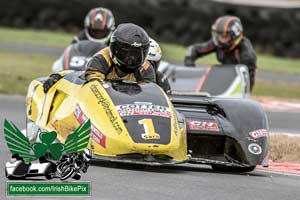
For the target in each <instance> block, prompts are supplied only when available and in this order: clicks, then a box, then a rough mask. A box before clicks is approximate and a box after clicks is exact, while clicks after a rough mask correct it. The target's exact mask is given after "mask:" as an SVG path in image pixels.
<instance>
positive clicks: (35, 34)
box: [0, 28, 300, 75]
mask: <svg viewBox="0 0 300 200" xmlns="http://www.w3.org/2000/svg"><path fill="white" fill-rule="evenodd" d="M72 37H73V35H72V34H70V33H63V32H50V31H40V30H27V29H12V28H0V42H15V43H20V44H35V45H45V46H49V47H61V48H64V47H66V46H67V45H68V44H70V41H71V40H72ZM161 46H162V49H163V59H164V60H167V61H171V62H176V63H182V62H183V58H184V55H185V48H184V47H183V46H179V45H174V44H161ZM257 57H258V64H257V65H258V69H259V70H265V71H274V72H283V73H292V74H299V75H300V59H291V58H279V57H275V56H272V55H266V54H258V55H257ZM197 63H198V64H216V63H218V62H217V60H216V57H215V55H214V54H211V55H209V56H205V57H203V58H201V59H198V61H197Z"/></svg>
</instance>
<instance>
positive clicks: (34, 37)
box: [0, 28, 72, 48]
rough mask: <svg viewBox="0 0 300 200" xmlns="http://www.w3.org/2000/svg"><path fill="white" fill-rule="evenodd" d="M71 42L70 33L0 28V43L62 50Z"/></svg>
mask: <svg viewBox="0 0 300 200" xmlns="http://www.w3.org/2000/svg"><path fill="white" fill-rule="evenodd" d="M71 40H72V34H70V33H63V32H50V31H44V30H28V29H14V28H0V42H14V43H17V44H34V45H44V46H49V47H61V48H64V47H66V46H67V45H68V44H70V42H71Z"/></svg>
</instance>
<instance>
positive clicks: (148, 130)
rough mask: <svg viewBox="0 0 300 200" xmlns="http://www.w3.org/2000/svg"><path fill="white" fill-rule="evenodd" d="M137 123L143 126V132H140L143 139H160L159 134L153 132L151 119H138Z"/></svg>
mask: <svg viewBox="0 0 300 200" xmlns="http://www.w3.org/2000/svg"><path fill="white" fill-rule="evenodd" d="M139 124H142V125H143V126H144V130H145V133H143V134H142V138H143V139H145V140H151V139H152V140H153V139H156V140H157V139H160V135H159V134H158V133H155V130H154V125H153V121H152V119H142V120H139Z"/></svg>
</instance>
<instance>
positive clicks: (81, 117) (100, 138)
mask: <svg viewBox="0 0 300 200" xmlns="http://www.w3.org/2000/svg"><path fill="white" fill-rule="evenodd" d="M74 116H75V117H76V119H77V121H78V123H79V124H83V123H84V122H86V121H87V120H88V118H87V116H86V115H85V114H84V113H83V111H82V110H81V108H80V106H79V105H78V104H77V105H76V107H75V110H74ZM91 138H92V139H93V140H94V141H95V142H96V143H98V144H99V145H100V146H102V147H103V148H106V136H105V135H104V134H103V133H102V132H101V131H100V130H98V129H97V128H96V127H95V125H94V124H91Z"/></svg>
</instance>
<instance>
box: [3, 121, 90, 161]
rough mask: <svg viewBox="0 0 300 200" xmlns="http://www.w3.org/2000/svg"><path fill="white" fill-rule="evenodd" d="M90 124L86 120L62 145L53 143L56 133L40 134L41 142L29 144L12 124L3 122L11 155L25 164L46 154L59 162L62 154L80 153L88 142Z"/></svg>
mask: <svg viewBox="0 0 300 200" xmlns="http://www.w3.org/2000/svg"><path fill="white" fill-rule="evenodd" d="M90 133H91V122H90V120H87V121H86V122H85V123H83V124H81V125H80V126H79V127H78V128H77V129H76V130H75V131H74V132H73V133H72V134H70V135H69V136H68V138H67V139H66V141H65V143H64V144H61V143H59V142H55V139H56V137H57V133H56V132H55V131H51V132H41V133H40V134H39V139H40V141H41V142H35V143H33V144H31V143H30V142H29V140H28V138H27V137H26V136H25V135H23V133H22V132H21V131H20V130H19V129H18V128H17V127H16V126H15V125H14V124H13V123H10V122H8V121H7V120H5V121H4V137H5V140H6V143H7V146H8V148H9V150H10V152H11V153H12V154H18V155H19V156H20V157H22V158H23V159H24V161H26V162H31V161H34V160H37V159H39V158H40V157H41V156H45V155H46V154H47V153H49V155H50V156H51V158H53V159H54V160H59V159H60V157H61V156H62V154H63V153H73V152H78V153H82V152H83V151H84V149H85V148H87V145H88V143H89V140H90Z"/></svg>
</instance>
